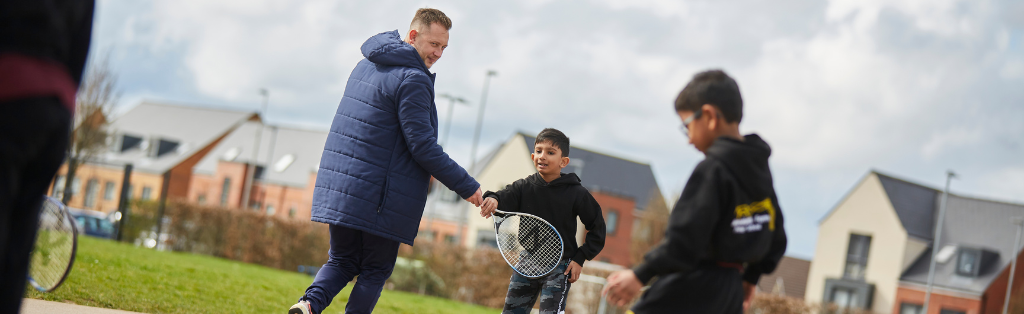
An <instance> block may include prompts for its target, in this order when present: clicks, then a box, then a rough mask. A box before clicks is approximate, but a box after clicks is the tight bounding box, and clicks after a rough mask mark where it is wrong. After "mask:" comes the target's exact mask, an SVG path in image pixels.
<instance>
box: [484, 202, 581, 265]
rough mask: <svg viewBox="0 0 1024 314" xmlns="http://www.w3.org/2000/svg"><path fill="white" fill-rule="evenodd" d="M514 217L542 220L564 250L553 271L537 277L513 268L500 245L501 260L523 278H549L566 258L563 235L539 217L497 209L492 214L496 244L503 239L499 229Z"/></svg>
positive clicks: (559, 255) (560, 252) (561, 251)
mask: <svg viewBox="0 0 1024 314" xmlns="http://www.w3.org/2000/svg"><path fill="white" fill-rule="evenodd" d="M513 215H518V216H526V217H532V218H536V219H537V220H540V221H542V222H544V223H545V224H547V225H548V226H551V230H553V231H555V235H557V236H558V243H559V246H560V247H561V248H562V249H561V250H558V262H556V263H555V267H551V269H550V270H548V271H547V272H546V273H544V274H542V275H537V276H529V275H526V274H523V273H522V272H520V271H519V270H518V269H516V267H515V266H512V262H510V261H509V260H508V258H507V257H505V250H502V249H501V244H498V251H499V252H501V259H503V260H505V263H506V264H508V266H509V267H511V268H512V270H513V271H515V272H516V273H517V274H519V275H521V276H523V277H526V278H540V277H544V276H547V275H549V274H551V272H552V271H554V270H555V269H557V268H558V263H561V262H562V257H564V256H565V240H563V239H562V233H561V232H558V228H555V225H552V224H551V223H549V222H548V221H547V220H544V218H540V217H537V215H531V214H527V213H520V212H507V211H502V210H497V209H495V210H494V213H492V214H491V219H493V220H494V241H495V242H497V241H498V240H499V239H501V237H500V236H499V234H498V227H499V226H500V225H501V223H502V222H504V221H505V219H507V218H508V217H509V216H513ZM498 217H501V221H498Z"/></svg>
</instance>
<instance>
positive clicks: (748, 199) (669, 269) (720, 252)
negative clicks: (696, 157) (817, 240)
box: [633, 134, 786, 284]
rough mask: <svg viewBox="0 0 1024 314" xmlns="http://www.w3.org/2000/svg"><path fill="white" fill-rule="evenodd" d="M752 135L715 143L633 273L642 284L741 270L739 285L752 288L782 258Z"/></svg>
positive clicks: (763, 149) (763, 148)
mask: <svg viewBox="0 0 1024 314" xmlns="http://www.w3.org/2000/svg"><path fill="white" fill-rule="evenodd" d="M769 155H771V148H770V147H768V144H767V143H765V142H764V141H763V140H761V138H760V137H758V136H757V135H755V134H751V135H747V136H745V137H744V140H743V141H739V140H736V139H731V138H727V137H719V138H718V139H716V140H715V142H714V143H712V144H711V147H710V148H708V151H707V154H706V158H705V159H704V160H703V161H701V162H700V163H699V164H697V167H696V168H695V169H694V170H693V174H692V175H690V180H689V181H687V182H686V187H685V188H684V189H683V193H682V195H681V196H680V197H679V201H678V202H677V203H676V206H675V208H674V209H673V210H672V214H671V215H670V217H669V225H668V230H666V231H665V239H664V240H663V241H662V243H661V244H660V245H659V246H658V247H656V248H654V249H653V250H651V251H650V252H648V253H647V254H646V255H645V256H644V262H643V263H641V264H640V265H638V266H636V267H635V268H634V269H633V271H634V272H635V273H636V276H637V278H638V279H640V281H641V282H643V283H645V284H646V283H647V282H648V281H650V279H651V278H653V277H655V276H663V275H667V274H675V273H684V274H685V273H690V272H692V271H694V270H695V269H697V268H698V267H700V266H702V265H709V264H718V263H733V264H739V265H743V266H744V269H743V280H744V281H747V282H749V283H752V284H756V283H757V281H758V279H759V278H760V277H761V274H766V273H771V272H772V271H774V270H775V267H776V266H777V265H778V263H779V260H780V259H782V255H783V254H784V253H785V252H786V231H785V230H784V229H783V220H782V211H781V209H780V208H779V202H778V199H777V198H776V196H775V188H774V186H773V184H772V174H771V170H770V169H768V156H769Z"/></svg>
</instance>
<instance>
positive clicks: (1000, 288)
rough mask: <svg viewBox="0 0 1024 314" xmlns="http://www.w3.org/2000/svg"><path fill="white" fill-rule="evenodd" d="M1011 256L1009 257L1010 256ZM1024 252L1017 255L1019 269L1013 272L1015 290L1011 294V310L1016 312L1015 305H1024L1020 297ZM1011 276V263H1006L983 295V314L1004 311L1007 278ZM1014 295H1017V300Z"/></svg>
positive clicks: (1023, 278) (1023, 279)
mask: <svg viewBox="0 0 1024 314" xmlns="http://www.w3.org/2000/svg"><path fill="white" fill-rule="evenodd" d="M1008 258H1009V257H1008ZM1022 258H1024V254H1022V255H1019V256H1017V269H1016V270H1014V273H1013V291H1012V293H1013V294H1012V295H1011V296H1010V312H1015V311H1013V309H1014V308H1015V307H1014V305H1018V306H1020V305H1022V304H1021V301H1024V300H1021V299H1020V293H1021V290H1020V289H1021V285H1024V269H1022V268H1021V267H1024V261H1022V260H1021V259H1022ZM1009 277H1010V263H1006V268H1004V269H1003V271H1002V272H1001V273H999V277H996V279H995V280H993V281H992V283H991V284H989V286H988V290H986V291H985V295H984V297H982V303H983V304H982V307H983V311H982V313H983V314H989V313H992V314H995V313H1002V312H1003V300H1004V299H1005V298H1006V280H1007V278H1009ZM1014 297H1017V299H1016V300H1015V299H1014Z"/></svg>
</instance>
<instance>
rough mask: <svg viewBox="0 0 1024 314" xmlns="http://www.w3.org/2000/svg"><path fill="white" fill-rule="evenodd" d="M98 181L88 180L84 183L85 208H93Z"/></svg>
mask: <svg viewBox="0 0 1024 314" xmlns="http://www.w3.org/2000/svg"><path fill="white" fill-rule="evenodd" d="M99 189H100V181H99V180H96V179H89V181H87V182H86V183H85V207H93V206H95V205H96V194H97V193H99Z"/></svg>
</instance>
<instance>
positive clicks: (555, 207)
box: [480, 128, 605, 314]
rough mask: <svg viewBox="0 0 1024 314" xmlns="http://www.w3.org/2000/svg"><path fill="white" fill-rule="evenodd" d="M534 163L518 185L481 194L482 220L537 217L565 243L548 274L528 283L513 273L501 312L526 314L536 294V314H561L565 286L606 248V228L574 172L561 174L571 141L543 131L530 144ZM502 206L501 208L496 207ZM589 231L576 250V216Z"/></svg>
mask: <svg viewBox="0 0 1024 314" xmlns="http://www.w3.org/2000/svg"><path fill="white" fill-rule="evenodd" d="M531 155H532V157H533V164H534V166H536V167H537V173H535V174H533V175H531V176H529V177H526V178H523V179H519V180H516V182H513V183H512V184H510V185H508V186H505V188H504V189H501V190H500V191H497V192H491V191H488V192H487V193H484V202H483V204H481V205H480V215H481V216H483V217H485V218H487V217H490V216H491V214H493V213H494V210H495V209H497V208H499V207H500V208H501V210H503V211H508V212H520V213H527V214H532V215H536V216H538V217H540V218H543V219H544V220H546V221H547V222H549V223H551V225H553V226H554V227H555V229H557V230H558V233H559V234H560V235H561V236H562V243H565V248H564V252H563V253H562V258H563V260H562V262H561V263H559V266H558V267H556V268H555V270H554V271H552V272H551V274H549V275H547V276H543V277H540V278H534V279H530V278H526V277H523V276H521V275H519V274H518V273H513V274H512V278H511V280H510V282H509V285H508V294H507V295H506V297H505V308H504V310H503V311H502V313H514V314H519V313H523V314H525V313H529V312H530V310H531V309H532V308H533V304H534V303H536V301H537V294H538V293H540V313H542V314H543V313H564V312H565V302H566V297H567V296H568V295H569V286H570V284H571V283H573V282H576V279H579V277H580V272H581V271H582V270H583V262H584V261H586V260H589V259H593V258H594V257H595V256H597V253H600V252H601V249H602V248H604V235H605V225H604V217H603V216H602V215H601V206H600V205H598V204H597V201H596V200H594V197H593V196H591V195H590V192H589V191H587V189H586V188H584V187H583V186H582V185H580V178H579V177H578V176H576V174H575V173H562V172H561V170H562V168H565V166H567V165H569V138H568V137H566V136H565V134H563V133H562V132H561V131H558V130H556V129H551V128H548V129H544V130H543V131H541V132H540V134H537V140H536V141H535V143H534V150H533V154H531ZM499 204H501V205H499ZM577 216H579V218H580V221H582V222H583V225H584V226H585V227H586V228H587V231H589V232H587V237H586V240H585V241H586V242H584V243H583V245H581V246H579V247H577V246H576V217H577Z"/></svg>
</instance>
